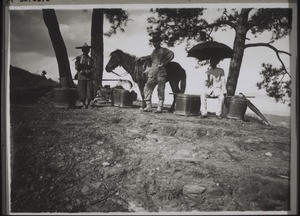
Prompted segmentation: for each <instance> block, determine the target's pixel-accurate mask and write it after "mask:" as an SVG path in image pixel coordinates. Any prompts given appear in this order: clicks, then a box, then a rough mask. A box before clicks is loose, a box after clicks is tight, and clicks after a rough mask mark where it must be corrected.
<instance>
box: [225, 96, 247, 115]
mask: <svg viewBox="0 0 300 216" xmlns="http://www.w3.org/2000/svg"><path fill="white" fill-rule="evenodd" d="M226 104H227V116H226V117H227V118H231V119H241V120H244V115H245V113H246V109H247V99H246V98H245V97H244V96H238V95H235V96H232V97H230V98H228V99H227V101H226Z"/></svg>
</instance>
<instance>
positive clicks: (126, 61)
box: [105, 49, 186, 112]
mask: <svg viewBox="0 0 300 216" xmlns="http://www.w3.org/2000/svg"><path fill="white" fill-rule="evenodd" d="M149 65H151V56H150V55H148V56H142V57H136V56H134V55H130V54H128V53H125V52H123V51H122V50H119V49H117V50H115V51H113V52H112V53H111V54H110V59H109V61H108V63H107V65H106V67H105V70H106V71H107V72H108V73H110V72H113V73H115V72H114V71H113V70H114V69H115V68H116V67H118V66H122V67H123V68H124V69H125V70H126V72H127V73H129V74H130V75H131V77H132V80H133V81H134V82H135V83H137V84H138V87H139V90H140V93H141V97H142V107H143V108H144V107H145V106H146V104H145V100H144V99H145V97H144V87H145V84H146V82H147V76H146V74H145V73H144V72H145V71H146V69H147V68H148V67H149ZM166 70H167V82H169V84H170V86H171V89H172V92H173V103H172V105H171V107H170V109H169V111H170V112H173V111H174V109H175V102H176V95H177V94H178V93H184V92H185V88H186V73H185V70H184V69H183V68H182V67H181V66H180V64H179V63H177V62H173V61H172V62H169V63H168V64H167V65H166ZM179 83H180V87H179Z"/></svg>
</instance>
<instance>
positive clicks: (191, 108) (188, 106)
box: [175, 94, 201, 116]
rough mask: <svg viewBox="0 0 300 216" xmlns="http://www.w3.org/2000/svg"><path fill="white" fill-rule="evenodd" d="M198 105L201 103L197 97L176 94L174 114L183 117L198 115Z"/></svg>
mask: <svg viewBox="0 0 300 216" xmlns="http://www.w3.org/2000/svg"><path fill="white" fill-rule="evenodd" d="M200 105H201V101H200V96H199V95H189V94H177V95H176V104H175V114H178V115H184V116H195V115H199V112H200Z"/></svg>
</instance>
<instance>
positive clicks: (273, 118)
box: [264, 114, 291, 128]
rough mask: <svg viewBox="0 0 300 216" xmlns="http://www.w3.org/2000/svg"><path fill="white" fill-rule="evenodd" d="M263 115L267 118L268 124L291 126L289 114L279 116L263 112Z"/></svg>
mask: <svg viewBox="0 0 300 216" xmlns="http://www.w3.org/2000/svg"><path fill="white" fill-rule="evenodd" d="M264 116H265V117H266V118H267V119H268V121H269V122H270V124H274V125H276V126H282V127H286V128H290V127H291V117H290V116H279V115H272V114H264Z"/></svg>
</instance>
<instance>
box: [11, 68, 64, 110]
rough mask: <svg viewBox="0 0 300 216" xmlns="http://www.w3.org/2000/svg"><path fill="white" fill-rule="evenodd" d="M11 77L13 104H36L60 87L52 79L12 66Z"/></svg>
mask: <svg viewBox="0 0 300 216" xmlns="http://www.w3.org/2000/svg"><path fill="white" fill-rule="evenodd" d="M9 76H10V77H9V78H10V83H9V89H10V102H11V103H18V104H20V103H22V104H25V103H35V102H37V100H38V99H39V98H40V97H42V96H45V95H46V94H47V93H49V94H51V93H52V90H53V88H54V87H58V86H59V83H57V82H55V81H53V80H51V79H47V78H46V77H44V76H41V75H37V74H32V73H30V72H29V71H26V70H23V69H21V68H18V67H14V66H10V71H9Z"/></svg>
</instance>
